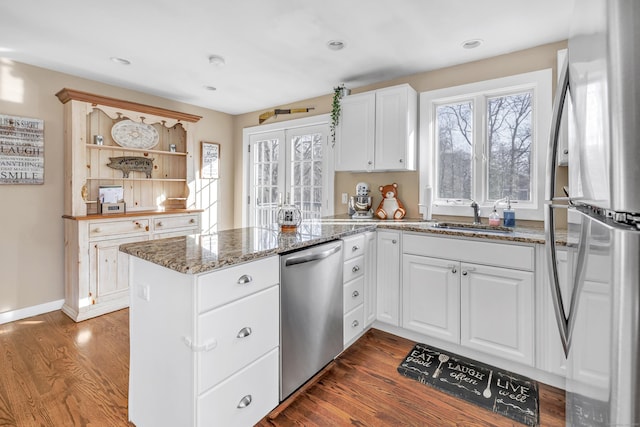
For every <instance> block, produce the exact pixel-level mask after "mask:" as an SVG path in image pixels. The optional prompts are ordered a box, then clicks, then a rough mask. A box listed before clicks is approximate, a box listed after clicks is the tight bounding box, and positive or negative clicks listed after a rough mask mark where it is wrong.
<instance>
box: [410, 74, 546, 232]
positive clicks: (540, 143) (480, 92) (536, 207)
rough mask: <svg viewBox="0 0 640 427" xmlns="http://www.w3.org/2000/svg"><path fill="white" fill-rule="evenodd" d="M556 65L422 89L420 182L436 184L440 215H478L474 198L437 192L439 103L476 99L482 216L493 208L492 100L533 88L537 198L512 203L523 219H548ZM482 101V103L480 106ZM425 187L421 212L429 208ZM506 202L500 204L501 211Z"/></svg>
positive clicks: (476, 172) (476, 182)
mask: <svg viewBox="0 0 640 427" xmlns="http://www.w3.org/2000/svg"><path fill="white" fill-rule="evenodd" d="M551 89H552V70H551V69H550V68H547V69H544V70H539V71H532V72H529V73H523V74H517V75H513V76H508V77H501V78H497V79H492V80H485V81H480V82H475V83H469V84H464V85H460V86H454V87H449V88H443V89H436V90H432V91H428V92H422V93H421V94H420V176H419V179H420V188H422V189H424V188H426V187H427V186H430V187H432V188H433V191H432V194H433V203H432V209H431V212H432V213H433V214H435V215H451V216H463V217H472V216H473V210H472V209H471V208H470V204H471V200H464V199H463V200H460V199H456V200H448V201H447V200H444V199H438V198H437V189H436V188H435V185H436V170H437V161H438V160H437V158H436V152H437V146H436V145H437V144H436V143H437V139H436V132H437V129H436V123H437V119H436V107H437V106H439V105H443V104H453V103H460V102H464V101H471V102H472V104H473V114H472V117H473V123H474V130H473V146H472V167H471V173H472V182H471V197H472V198H473V199H474V200H475V201H476V202H477V203H478V204H479V205H480V208H481V211H482V215H481V216H482V217H484V218H486V217H487V216H488V215H489V214H490V213H491V212H492V211H493V204H494V202H493V201H489V200H487V197H488V183H487V181H488V171H487V165H488V149H489V147H488V142H487V114H486V111H487V100H488V99H489V98H494V97H497V96H504V95H510V94H517V93H522V92H526V91H531V92H532V98H533V99H532V120H531V127H532V129H533V137H532V141H531V162H532V168H531V169H532V174H531V181H532V186H531V202H528V203H523V202H517V203H513V204H512V208H514V209H515V210H516V212H517V218H518V219H525V220H537V221H542V220H543V219H544V213H543V207H544V179H545V175H544V174H545V161H546V149H547V140H548V138H549V126H550V123H551V111H552V106H551ZM478 107H480V108H478ZM424 193H425V192H424V191H420V202H419V207H420V212H423V210H424V209H425V205H424V203H425V200H424ZM505 207H506V206H499V209H498V211H499V212H501V209H504V208H505Z"/></svg>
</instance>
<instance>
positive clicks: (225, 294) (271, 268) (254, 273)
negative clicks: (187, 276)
mask: <svg viewBox="0 0 640 427" xmlns="http://www.w3.org/2000/svg"><path fill="white" fill-rule="evenodd" d="M279 281H280V260H279V258H278V257H277V256H272V257H269V258H263V259H260V260H257V261H251V262H248V263H245V264H240V265H236V266H233V267H229V268H225V269H222V270H216V271H213V272H211V273H206V274H203V275H201V276H199V277H198V290H197V297H198V313H204V312H205V311H207V310H211V309H212V308H215V307H218V306H221V305H223V304H226V303H228V302H231V301H234V300H236V299H238V298H242V297H244V296H247V295H250V294H252V293H254V292H258V291H260V290H262V289H266V288H268V287H271V286H273V285H275V284H276V283H278V282H279Z"/></svg>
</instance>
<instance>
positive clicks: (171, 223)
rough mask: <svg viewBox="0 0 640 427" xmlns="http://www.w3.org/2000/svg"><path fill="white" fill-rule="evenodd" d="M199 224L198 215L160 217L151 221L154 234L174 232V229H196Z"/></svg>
mask: <svg viewBox="0 0 640 427" xmlns="http://www.w3.org/2000/svg"><path fill="white" fill-rule="evenodd" d="M199 223H200V215H199V214H194V215H176V216H173V215H166V216H165V215H162V216H159V217H155V218H154V219H153V230H154V231H155V232H156V233H162V232H164V231H169V230H174V229H176V228H187V227H197V226H198V225H199Z"/></svg>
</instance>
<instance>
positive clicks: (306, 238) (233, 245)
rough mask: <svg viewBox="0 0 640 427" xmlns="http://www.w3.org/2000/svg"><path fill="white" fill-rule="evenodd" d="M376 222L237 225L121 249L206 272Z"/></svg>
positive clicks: (360, 229)
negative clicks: (283, 227)
mask: <svg viewBox="0 0 640 427" xmlns="http://www.w3.org/2000/svg"><path fill="white" fill-rule="evenodd" d="M375 228H376V227H375V225H373V224H354V223H351V224H349V223H344V224H324V223H322V222H321V221H317V222H316V221H314V222H308V223H306V222H305V223H303V224H301V225H300V227H298V229H297V231H295V232H280V231H279V230H278V227H277V226H274V227H272V228H254V227H249V228H236V229H232V230H225V231H220V232H218V233H216V234H209V235H197V234H196V235H190V236H184V237H173V238H167V239H157V240H147V241H144V242H136V243H127V244H124V245H121V246H120V251H122V252H125V253H127V254H129V255H133V256H136V257H138V258H142V259H144V260H147V261H150V262H153V263H154V264H158V265H161V266H163V267H166V268H170V269H172V270H175V271H178V272H180V273H186V274H196V273H203V272H206V271H210V270H215V269H217V268H221V267H227V266H230V265H234V264H240V263H242V262H247V261H252V260H254V259H258V258H263V257H266V256H269V255H276V254H283V253H286V252H290V251H293V250H297V249H302V248H305V247H308V246H312V245H317V244H319V243H323V242H329V241H332V240H336V239H341V238H343V237H346V236H349V235H351V234H357V233H362V232H365V231H372V230H375Z"/></svg>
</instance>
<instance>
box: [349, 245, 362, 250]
mask: <svg viewBox="0 0 640 427" xmlns="http://www.w3.org/2000/svg"><path fill="white" fill-rule="evenodd" d="M358 249H360V247H359V246H358V245H353V247H352V248H351V250H352V251H353V252H355V251H357V250H358Z"/></svg>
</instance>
